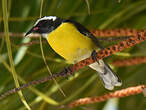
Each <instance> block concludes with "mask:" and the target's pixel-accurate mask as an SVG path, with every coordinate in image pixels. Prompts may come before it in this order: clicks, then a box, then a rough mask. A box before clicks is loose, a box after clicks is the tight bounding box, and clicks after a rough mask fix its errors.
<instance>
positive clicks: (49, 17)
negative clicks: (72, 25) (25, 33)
mask: <svg viewBox="0 0 146 110" xmlns="http://www.w3.org/2000/svg"><path fill="white" fill-rule="evenodd" d="M51 19H52V20H53V21H55V20H56V19H57V17H56V16H45V17H43V18H40V19H38V20H37V21H36V23H35V25H37V24H38V23H39V22H40V21H42V20H51ZM35 25H34V26H35Z"/></svg>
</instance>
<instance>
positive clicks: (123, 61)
mask: <svg viewBox="0 0 146 110" xmlns="http://www.w3.org/2000/svg"><path fill="white" fill-rule="evenodd" d="M141 63H146V57H145V56H142V57H133V58H125V59H119V60H114V61H113V62H112V64H113V65H114V66H117V67H121V66H132V65H137V64H141Z"/></svg>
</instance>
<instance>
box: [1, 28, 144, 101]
mask: <svg viewBox="0 0 146 110" xmlns="http://www.w3.org/2000/svg"><path fill="white" fill-rule="evenodd" d="M144 40H146V30H145V31H141V32H138V33H137V34H136V35H135V36H134V37H130V38H129V39H127V40H125V41H121V42H119V43H118V44H116V45H113V46H110V47H108V48H105V49H104V50H100V51H98V54H97V56H96V59H97V60H100V59H103V58H105V57H108V56H110V55H112V54H113V53H116V52H119V51H122V50H124V49H125V48H129V47H132V46H134V45H136V44H139V43H141V42H143V41H144ZM94 62H96V61H95V60H93V59H92V57H89V58H86V59H85V60H82V61H80V62H78V63H76V64H74V65H72V66H69V67H68V68H67V69H68V70H70V71H68V72H66V71H64V70H63V71H62V72H60V73H57V74H53V75H52V76H47V77H45V78H42V79H40V80H35V81H32V82H30V83H27V84H25V85H23V86H21V87H20V88H14V89H12V90H9V91H8V92H6V93H4V94H2V95H1V96H0V99H2V98H4V97H6V96H8V95H10V94H13V93H16V92H18V91H19V90H22V89H24V88H26V87H29V86H33V85H36V84H39V83H43V82H46V81H48V80H52V79H53V78H57V77H65V76H68V75H70V74H74V72H76V71H78V70H79V69H81V68H83V67H85V66H87V65H90V64H92V63H94Z"/></svg>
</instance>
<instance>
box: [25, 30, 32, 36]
mask: <svg viewBox="0 0 146 110" xmlns="http://www.w3.org/2000/svg"><path fill="white" fill-rule="evenodd" d="M33 32H34V30H33V28H32V29H30V30H29V31H28V32H27V33H26V34H25V37H27V36H28V35H29V34H31V33H33Z"/></svg>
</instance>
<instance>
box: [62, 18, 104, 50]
mask: <svg viewBox="0 0 146 110" xmlns="http://www.w3.org/2000/svg"><path fill="white" fill-rule="evenodd" d="M63 22H70V23H72V24H74V25H75V27H76V28H77V29H78V31H79V32H80V33H82V34H84V35H85V36H87V37H89V38H91V40H92V41H93V42H94V43H95V45H96V46H97V47H99V48H100V49H103V47H102V46H101V45H100V43H99V41H98V39H97V38H96V37H95V36H94V35H93V34H92V33H91V32H89V30H88V29H86V28H85V27H84V26H83V25H81V24H79V23H78V22H75V21H72V20H64V21H63Z"/></svg>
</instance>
